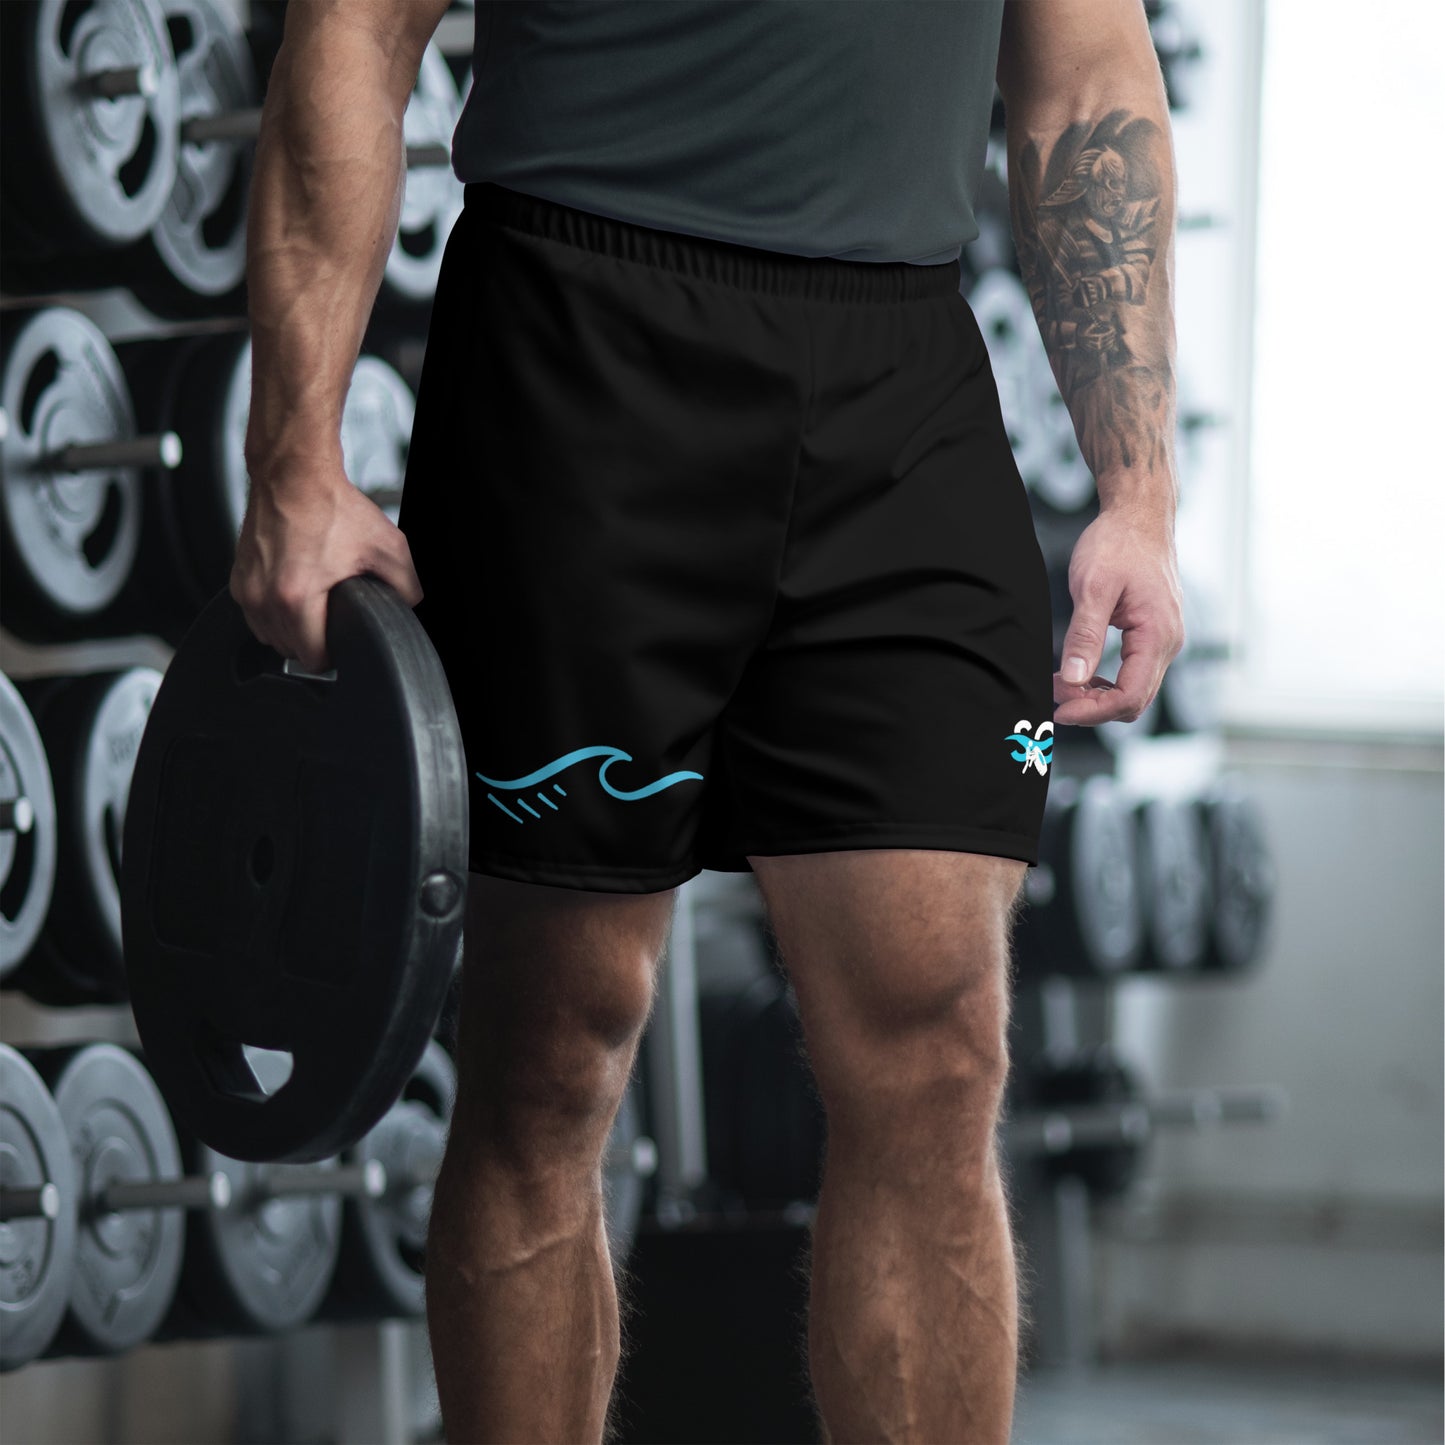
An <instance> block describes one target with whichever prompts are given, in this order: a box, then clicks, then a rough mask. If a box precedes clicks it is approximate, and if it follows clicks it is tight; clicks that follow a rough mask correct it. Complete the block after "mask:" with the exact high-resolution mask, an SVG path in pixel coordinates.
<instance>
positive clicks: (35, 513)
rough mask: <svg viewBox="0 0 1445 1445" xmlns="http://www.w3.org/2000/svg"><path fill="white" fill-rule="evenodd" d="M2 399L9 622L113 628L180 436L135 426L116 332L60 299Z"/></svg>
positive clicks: (26, 627)
mask: <svg viewBox="0 0 1445 1445" xmlns="http://www.w3.org/2000/svg"><path fill="white" fill-rule="evenodd" d="M0 8H3V9H7V10H8V9H18V8H22V7H18V6H14V7H12V6H5V7H0ZM0 410H3V414H4V418H5V424H4V426H3V428H0V564H3V565H0V607H3V609H4V613H5V625H6V626H7V627H8V628H9V629H10V631H12V632H14V633H15V634H16V635H17V636H20V637H24V638H25V639H26V640H28V641H33V642H47V641H56V640H62V639H64V638H67V637H73V636H75V635H77V634H78V633H85V634H88V635H92V636H93V635H96V634H97V633H98V632H101V631H106V630H114V628H115V626H116V625H117V624H115V623H113V622H112V623H111V625H110V627H109V628H107V627H106V626H105V625H103V622H102V614H104V613H106V611H107V609H108V608H110V607H111V606H112V604H113V603H115V602H116V599H117V598H118V597H119V596H120V594H121V591H122V589H123V588H124V587H125V586H126V583H127V581H128V580H129V579H130V577H131V576H132V573H133V570H134V567H135V563H136V557H137V553H138V550H139V545H140V534H141V510H142V494H141V472H142V469H145V468H151V469H162V470H168V469H171V468H174V467H176V466H178V465H179V464H180V462H181V456H182V448H181V442H180V438H179V437H178V436H177V435H176V433H175V432H174V431H170V430H164V431H159V432H151V433H146V434H138V433H137V429H136V422H135V412H134V409H133V406H132V402H131V394H130V387H129V385H128V384H127V381H126V377H125V373H124V372H123V371H122V369H121V365H120V361H119V359H118V358H117V356H116V354H115V352H114V350H113V349H112V348H111V346H110V343H109V342H108V341H107V340H106V338H105V337H104V336H103V335H102V334H101V332H100V330H99V328H98V327H96V326H95V325H94V323H93V322H91V321H89V320H87V319H86V318H85V317H84V316H82V315H80V314H79V313H78V312H76V311H71V310H67V309H65V308H63V307H52V308H49V309H47V310H43V311H40V312H37V313H34V314H32V315H31V316H30V317H29V318H28V319H27V320H26V321H25V322H24V323H23V324H22V326H21V327H20V330H19V332H18V333H17V334H16V335H15V336H14V338H13V340H12V341H11V343H10V344H9V346H8V347H7V348H6V350H5V356H4V361H3V363H0Z"/></svg>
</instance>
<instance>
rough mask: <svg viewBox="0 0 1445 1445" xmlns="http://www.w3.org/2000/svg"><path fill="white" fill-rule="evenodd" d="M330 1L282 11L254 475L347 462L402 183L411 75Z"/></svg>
mask: <svg viewBox="0 0 1445 1445" xmlns="http://www.w3.org/2000/svg"><path fill="white" fill-rule="evenodd" d="M293 8H296V7H293ZM313 8H314V9H315V12H316V15H315V18H314V19H313V18H312V17H311V16H310V15H309V13H307V12H310V11H311V10H312V9H313ZM325 8H326V7H323V6H321V5H319V4H316V0H308V3H307V5H306V7H305V11H304V12H298V14H299V15H304V16H305V18H306V20H307V22H308V23H304V24H303V23H301V21H300V20H299V19H298V21H297V22H296V23H295V29H294V31H293V29H292V28H291V27H292V25H293V22H292V20H291V19H289V18H288V22H287V23H288V31H287V43H286V45H284V46H283V47H282V50H281V54H280V55H279V56H278V59H277V64H276V67H275V70H274V71H273V74H272V77H271V82H270V86H269V88H268V91H267V97H266V108H265V115H264V118H263V121H262V127H261V135H260V138H259V140H258V142H257V147H256V165H255V172H254V179H253V181H252V187H251V209H250V219H249V223H248V231H247V284H248V292H249V308H250V319H251V340H252V345H253V352H252V366H253V381H252V400H251V414H250V422H249V425H248V429H247V436H246V458H247V465H248V468H249V470H250V472H251V477H252V482H253V485H254V484H260V485H281V484H283V483H284V482H285V481H286V480H287V479H289V478H296V479H303V478H307V477H315V476H335V475H337V474H338V473H339V469H340V459H341V441H340V427H341V412H342V407H343V406H344V404H345V400H346V393H347V388H348V386H349V384H350V381H351V373H352V369H353V367H354V365H355V362H356V357H357V354H358V352H359V350H360V347H361V338H362V334H363V332H364V331H365V328H366V323H367V319H368V317H369V316H370V313H371V308H372V305H373V303H374V301H375V299H376V293H377V288H378V287H379V286H380V284H381V277H382V272H383V270H384V268H385V265H386V258H387V254H388V252H389V250H390V248H391V244H392V241H393V238H394V237H395V235H396V227H397V222H398V219H399V215H400V207H401V200H402V193H403V187H404V184H405V158H404V157H405V153H404V147H403V139H402V115H403V112H404V110H405V105H406V97H407V94H408V92H409V90H410V79H408V78H407V77H406V76H405V73H404V72H401V73H398V70H397V60H396V57H395V55H394V54H393V55H388V54H387V53H386V50H385V47H384V45H383V44H382V43H380V41H379V39H378V37H377V36H376V35H375V34H374V33H372V32H370V31H368V30H366V29H365V28H364V27H359V26H354V25H352V24H350V23H349V22H346V21H332V22H330V23H323V22H322V20H321V12H322V11H323V10H324V9H325ZM414 77H415V69H413V70H412V74H411V79H414Z"/></svg>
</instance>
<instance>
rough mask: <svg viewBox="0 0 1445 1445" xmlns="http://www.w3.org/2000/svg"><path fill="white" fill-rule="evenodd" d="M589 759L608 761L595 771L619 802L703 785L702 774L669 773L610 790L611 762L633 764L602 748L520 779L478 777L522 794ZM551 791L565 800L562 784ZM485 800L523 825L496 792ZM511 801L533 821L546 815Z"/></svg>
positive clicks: (542, 796)
mask: <svg viewBox="0 0 1445 1445" xmlns="http://www.w3.org/2000/svg"><path fill="white" fill-rule="evenodd" d="M589 758H605V759H606V760H607V761H606V762H604V763H603V764H602V765H601V766H600V767H599V768H598V769H597V781H598V782H599V783H601V784H602V787H603V789H604V791H606V792H608V793H610V794H611V795H612V796H613V797H614V798H616V799H617V800H618V801H619V802H622V803H635V802H637V801H638V800H639V799H641V798H650V797H651V796H652V795H653V794H654V793H660V792H662V790H663V789H664V788H671V787H675V786H676V785H677V784H678V783H686V782H689V781H693V780H695V781H697V782H699V783H700V782H702V774H701V773H690V772H678V773H668V774H667V776H666V777H662V778H658V780H657V781H656V782H655V783H648V784H647V785H646V786H645V787H641V788H633V789H632V790H631V791H630V792H627V791H624V790H623V789H621V788H616V787H613V785H612V783H611V782H610V781H609V780H608V777H607V770H608V768H610V767H611V766H612V765H613V763H630V762H631V761H632V754H631V753H625V752H623V751H622V749H621V748H604V747H593V748H574V749H573V750H572V751H571V752H570V753H564V754H563V755H562V756H561V757H560V758H557V759H555V760H554V761H552V762H550V763H545V764H544V765H543V766H542V767H540V768H538V769H537V770H536V771H535V772H532V773H528V774H527V775H526V776H525V777H521V778H489V777H488V776H487V775H486V774H485V773H478V774H477V777H478V778H480V779H481V780H482V782H484V783H485V784H486V785H487V786H488V787H489V788H498V789H500V790H501V791H503V792H507V793H521V792H522V791H523V790H524V789H527V788H535V787H536V786H537V784H538V783H545V782H546V781H547V780H548V779H549V778H554V777H556V776H557V774H558V773H560V772H564V771H565V770H566V769H568V768H570V767H572V766H573V765H574V764H576V763H581V762H586V761H587V760H588V759H589ZM552 791H553V792H555V793H556V794H557V795H558V796H559V797H562V798H565V797H566V796H567V790H566V789H565V788H564V787H563V786H562V784H561V783H553V784H552ZM533 796H534V798H535V799H536V801H537V802H539V803H541V804H543V805H544V806H545V807H548V808H550V809H551V810H552V811H553V812H554V813H556V812H559V811H560V809H559V808H558V807H557V804H556V803H554V802H553V801H552V799H551V798H550V797H549V796H548V795H547V794H546V793H544V792H542V791H541V790H540V789H538V791H537V792H536V793H534V794H533ZM487 801H488V802H489V803H495V804H496V806H497V807H499V808H500V809H501V810H502V812H504V813H505V814H506V815H507V816H508V817H509V818H510V819H511V820H512V821H513V822H514V823H525V822H526V819H525V818H519V817H518V816H517V814H516V813H514V812H513V811H512V810H511V808H509V807H508V806H507V805H506V804H505V803H504V802H503V801H502V800H501V799H500V798H499V797H497V795H496V794H495V793H488V794H487ZM512 802H513V803H514V804H515V805H516V806H517V807H518V808H520V809H521V810H522V811H523V812H524V813H528V814H530V815H531V816H532V817H533V818H541V817H544V816H545V814H542V813H539V812H538V811H537V810H536V809H535V808H534V807H533V806H532V805H531V803H529V802H528V801H527V800H526V799H525V798H522V797H514V798H513V799H512Z"/></svg>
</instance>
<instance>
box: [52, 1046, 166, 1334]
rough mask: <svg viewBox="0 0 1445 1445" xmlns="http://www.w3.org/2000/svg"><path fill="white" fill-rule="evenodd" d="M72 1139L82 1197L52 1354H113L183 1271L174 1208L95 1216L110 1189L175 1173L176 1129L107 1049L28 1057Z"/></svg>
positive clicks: (162, 1307) (148, 1082) (127, 1064)
mask: <svg viewBox="0 0 1445 1445" xmlns="http://www.w3.org/2000/svg"><path fill="white" fill-rule="evenodd" d="M34 1062H35V1063H36V1064H37V1065H38V1067H39V1068H40V1071H41V1073H42V1075H43V1076H44V1078H45V1079H46V1080H47V1081H48V1083H49V1084H50V1087H51V1090H52V1092H53V1093H54V1095H55V1103H56V1106H57V1107H58V1108H59V1110H60V1117H61V1118H62V1119H63V1120H64V1122H65V1129H66V1133H67V1134H68V1136H69V1138H70V1149H71V1156H72V1158H73V1160H74V1163H75V1171H76V1180H77V1187H78V1189H79V1194H80V1201H81V1202H80V1211H79V1213H80V1223H79V1230H78V1232H77V1236H76V1251H75V1279H74V1283H73V1284H72V1286H71V1292H70V1306H69V1308H68V1309H67V1310H66V1314H65V1320H64V1323H63V1324H62V1325H61V1328H60V1333H59V1334H58V1335H57V1337H56V1339H55V1342H54V1344H53V1345H52V1346H51V1348H50V1349H49V1350H48V1351H47V1352H46V1353H47V1354H50V1355H97V1354H105V1355H114V1354H120V1353H122V1352H123V1351H125V1350H129V1349H133V1348H134V1347H135V1346H136V1345H140V1344H143V1343H144V1342H145V1341H146V1340H148V1339H149V1338H150V1336H151V1334H152V1332H153V1331H154V1330H155V1329H156V1327H157V1326H158V1325H159V1324H160V1323H161V1321H162V1319H164V1318H165V1315H166V1312H167V1311H168V1310H169V1308H170V1304H171V1300H172V1299H173V1298H174V1296H175V1292H176V1283H177V1281H178V1280H179V1279H180V1273H181V1252H182V1244H183V1240H184V1233H185V1226H184V1221H183V1219H182V1217H181V1212H180V1210H178V1209H133V1210H125V1211H124V1212H122V1213H110V1212H99V1211H97V1210H96V1209H95V1208H94V1207H93V1205H92V1204H91V1201H93V1200H95V1199H96V1198H97V1197H98V1196H99V1195H100V1194H101V1193H102V1192H103V1191H104V1190H105V1189H107V1188H108V1187H109V1186H110V1185H112V1184H117V1183H133V1182H138V1181H144V1182H147V1183H150V1182H154V1181H158V1180H162V1179H175V1178H177V1177H178V1176H179V1175H180V1172H181V1168H180V1164H181V1161H180V1150H179V1147H178V1146H177V1142H176V1133H175V1128H174V1127H173V1125H172V1124H171V1117H170V1114H169V1113H168V1112H167V1110H166V1105H165V1100H163V1099H162V1098H161V1095H160V1091H159V1090H158V1089H157V1088H156V1086H155V1084H154V1082H153V1081H152V1079H151V1076H150V1075H149V1074H148V1073H147V1072H146V1069H145V1065H144V1064H142V1063H141V1062H140V1060H139V1059H137V1058H136V1057H135V1055H134V1054H132V1053H130V1052H128V1051H127V1050H125V1049H121V1048H118V1047H116V1045H114V1044H104V1043H101V1044H90V1045H88V1046H85V1047H82V1048H79V1049H72V1048H64V1049H56V1050H46V1051H44V1052H43V1053H41V1054H38V1055H36V1056H35V1058H34Z"/></svg>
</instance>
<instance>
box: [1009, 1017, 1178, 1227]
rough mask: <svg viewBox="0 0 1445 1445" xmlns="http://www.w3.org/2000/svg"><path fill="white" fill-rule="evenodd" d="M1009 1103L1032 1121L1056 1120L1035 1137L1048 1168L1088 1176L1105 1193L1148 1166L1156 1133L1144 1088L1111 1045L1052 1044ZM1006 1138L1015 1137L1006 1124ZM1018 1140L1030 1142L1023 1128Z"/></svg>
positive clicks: (1023, 1075)
mask: <svg viewBox="0 0 1445 1445" xmlns="http://www.w3.org/2000/svg"><path fill="white" fill-rule="evenodd" d="M1010 1095H1011V1101H1010V1109H1009V1111H1008V1113H1009V1115H1012V1114H1013V1112H1014V1110H1015V1109H1018V1110H1020V1111H1027V1112H1024V1115H1023V1116H1024V1118H1025V1120H1028V1119H1029V1118H1035V1119H1038V1118H1042V1119H1044V1120H1052V1121H1053V1123H1052V1133H1050V1131H1049V1130H1048V1128H1045V1130H1044V1133H1043V1137H1042V1138H1041V1139H1040V1140H1038V1141H1037V1142H1036V1143H1035V1144H1034V1146H1033V1147H1034V1148H1035V1149H1036V1150H1037V1152H1038V1153H1039V1154H1041V1155H1042V1157H1043V1160H1044V1169H1045V1173H1046V1174H1047V1175H1048V1176H1049V1177H1050V1178H1059V1177H1061V1176H1067V1177H1072V1178H1076V1179H1081V1180H1082V1181H1083V1182H1084V1184H1085V1185H1086V1186H1087V1187H1088V1189H1089V1192H1090V1193H1091V1194H1093V1195H1095V1196H1096V1197H1098V1198H1104V1199H1107V1198H1115V1197H1117V1196H1119V1195H1121V1194H1123V1193H1125V1192H1126V1191H1127V1190H1128V1189H1129V1186H1130V1185H1131V1184H1133V1182H1134V1181H1135V1180H1136V1179H1137V1178H1138V1176H1139V1173H1140V1170H1141V1169H1142V1168H1143V1164H1144V1155H1145V1150H1146V1148H1147V1145H1148V1142H1149V1139H1150V1137H1151V1135H1152V1129H1151V1127H1150V1122H1151V1121H1150V1116H1149V1112H1148V1109H1147V1108H1146V1107H1145V1106H1144V1090H1143V1087H1142V1085H1141V1083H1140V1081H1139V1078H1138V1076H1137V1075H1136V1074H1135V1073H1134V1071H1133V1070H1132V1069H1130V1068H1128V1067H1127V1066H1126V1065H1125V1064H1124V1062H1123V1061H1122V1060H1121V1059H1120V1058H1119V1057H1118V1055H1117V1054H1116V1053H1115V1051H1114V1049H1113V1047H1112V1046H1111V1045H1109V1044H1100V1045H1096V1046H1095V1047H1093V1048H1081V1049H1069V1050H1062V1051H1045V1052H1043V1053H1040V1054H1039V1055H1038V1056H1036V1057H1035V1058H1033V1059H1029V1060H1025V1061H1023V1062H1022V1063H1021V1065H1020V1067H1019V1068H1017V1069H1016V1070H1015V1071H1014V1073H1013V1076H1012V1078H1011V1081H1010ZM1006 1117H1007V1116H1006ZM1004 1137H1005V1139H1006V1140H1008V1139H1009V1137H1010V1136H1009V1130H1008V1126H1007V1124H1006V1125H1005V1130H1004ZM1013 1147H1014V1149H1015V1150H1018V1151H1020V1152H1023V1151H1025V1150H1027V1149H1028V1148H1029V1143H1028V1142H1026V1140H1025V1138H1024V1137H1023V1131H1022V1130H1018V1129H1016V1130H1015V1131H1014V1134H1013Z"/></svg>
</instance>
